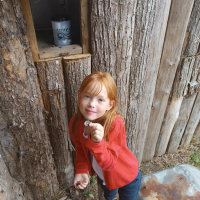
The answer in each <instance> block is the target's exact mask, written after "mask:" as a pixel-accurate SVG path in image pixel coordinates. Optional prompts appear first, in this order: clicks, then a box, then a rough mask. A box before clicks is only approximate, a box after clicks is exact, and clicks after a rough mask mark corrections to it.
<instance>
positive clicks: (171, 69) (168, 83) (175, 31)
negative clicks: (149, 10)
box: [143, 0, 194, 160]
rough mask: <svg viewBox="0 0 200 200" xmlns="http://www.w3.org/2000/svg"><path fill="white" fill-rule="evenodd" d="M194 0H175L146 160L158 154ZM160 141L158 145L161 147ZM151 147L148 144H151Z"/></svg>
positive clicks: (148, 139) (149, 131)
mask: <svg viewBox="0 0 200 200" xmlns="http://www.w3.org/2000/svg"><path fill="white" fill-rule="evenodd" d="M193 3H194V1H193V0H192V1H191V0H176V1H172V5H171V11H170V16H169V20H168V28H167V31H166V35H165V43H164V47H163V54H162V58H161V63H160V68H159V73H158V78H157V83H156V89H155V95H154V100H153V104H152V110H151V114H150V120H149V125H148V130H147V139H146V145H145V150H144V153H143V154H144V156H145V158H144V159H145V160H149V159H151V158H152V157H153V156H154V153H155V148H156V144H157V140H158V136H159V133H160V129H161V125H162V122H163V118H164V114H165V110H166V107H167V103H168V98H169V94H170V91H171V88H172V84H173V80H174V77H175V73H176V69H177V66H178V62H179V59H180V56H181V50H182V47H183V42H184V38H185V33H186V29H187V25H188V21H189V18H190V14H191V11H192V7H193ZM159 146H160V145H159V144H158V145H157V148H159ZM147 147H148V148H147Z"/></svg>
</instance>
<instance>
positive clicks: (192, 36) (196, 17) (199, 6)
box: [184, 0, 200, 56]
mask: <svg viewBox="0 0 200 200" xmlns="http://www.w3.org/2000/svg"><path fill="white" fill-rule="evenodd" d="M199 11H200V0H195V1H194V6H193V10H192V13H191V17H190V21H189V24H188V28H187V32H188V36H187V46H186V49H185V51H184V55H186V56H194V55H195V54H197V53H198V52H199V43H200V40H199V38H200V23H199V21H200V14H199V13H200V12H199Z"/></svg>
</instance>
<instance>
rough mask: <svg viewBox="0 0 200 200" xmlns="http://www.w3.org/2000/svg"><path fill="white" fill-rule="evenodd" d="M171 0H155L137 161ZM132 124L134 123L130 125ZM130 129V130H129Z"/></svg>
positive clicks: (145, 126) (149, 110)
mask: <svg viewBox="0 0 200 200" xmlns="http://www.w3.org/2000/svg"><path fill="white" fill-rule="evenodd" d="M170 5H171V0H168V1H162V0H159V1H157V2H156V6H155V9H156V11H155V23H154V25H153V30H152V37H151V41H150V47H149V56H148V61H147V70H146V77H145V83H144V91H143V98H142V102H141V105H140V110H139V116H138V119H139V120H138V122H137V123H138V124H137V130H136V141H135V145H136V147H135V155H136V157H137V159H138V161H139V163H140V162H141V161H142V156H143V150H144V145H145V139H146V133H147V127H148V121H149V117H150V112H151V105H152V101H153V97H154V90H155V85H156V79H157V73H158V69H159V64H160V59H161V55H162V47H163V43H164V37H165V32H166V28H167V20H168V16H169V11H170ZM132 126H134V125H132ZM130 131H131V130H130Z"/></svg>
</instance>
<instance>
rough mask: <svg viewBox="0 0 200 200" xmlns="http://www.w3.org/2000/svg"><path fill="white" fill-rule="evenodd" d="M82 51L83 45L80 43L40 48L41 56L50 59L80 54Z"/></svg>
mask: <svg viewBox="0 0 200 200" xmlns="http://www.w3.org/2000/svg"><path fill="white" fill-rule="evenodd" d="M80 53H82V47H81V46H80V45H78V44H73V45H68V46H62V47H59V46H54V47H52V46H51V47H45V48H40V49H39V58H40V59H41V60H42V59H49V58H56V57H63V56H68V55H73V54H80Z"/></svg>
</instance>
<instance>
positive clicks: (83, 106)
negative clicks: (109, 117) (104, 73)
mask: <svg viewBox="0 0 200 200" xmlns="http://www.w3.org/2000/svg"><path fill="white" fill-rule="evenodd" d="M91 88H95V87H93V85H92V86H91ZM91 92H92V91H91ZM91 92H90V91H83V92H82V94H80V95H79V109H80V111H81V113H82V115H83V116H84V117H85V119H87V120H90V121H91V122H92V121H94V120H96V119H98V118H100V117H102V116H103V115H104V113H105V112H106V111H107V110H110V109H111V108H112V107H113V103H114V102H113V101H110V99H109V98H108V93H107V90H106V88H105V86H104V85H103V87H102V90H101V92H100V93H99V94H98V95H97V96H94V95H92V94H91Z"/></svg>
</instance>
